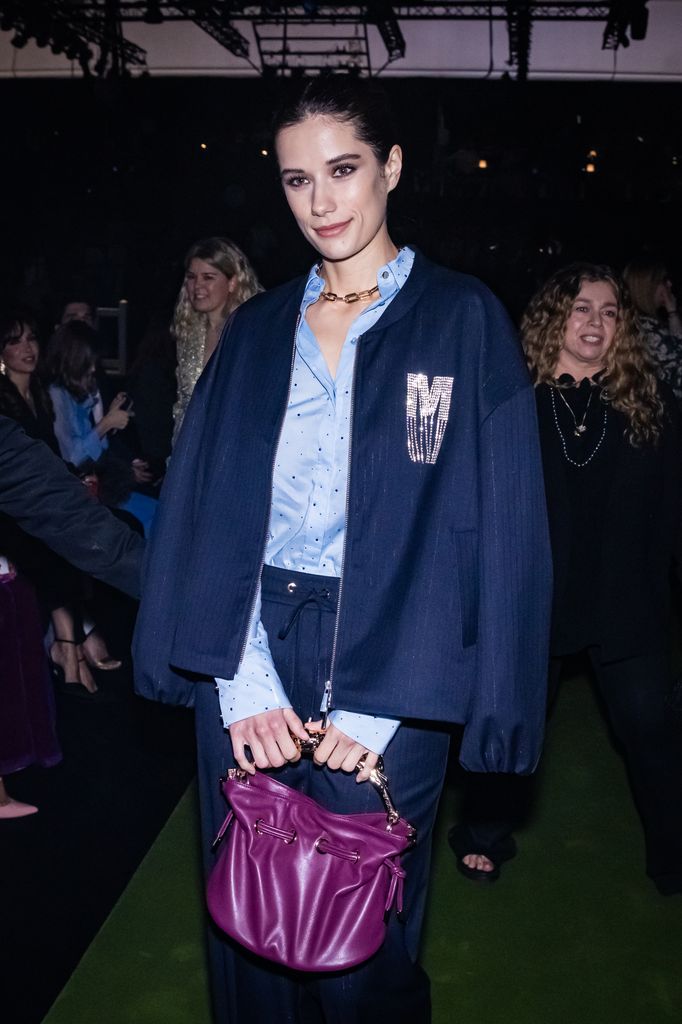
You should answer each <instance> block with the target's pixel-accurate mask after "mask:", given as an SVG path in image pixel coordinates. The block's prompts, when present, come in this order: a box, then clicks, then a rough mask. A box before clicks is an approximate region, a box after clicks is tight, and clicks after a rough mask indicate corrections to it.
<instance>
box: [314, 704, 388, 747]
mask: <svg viewBox="0 0 682 1024" xmlns="http://www.w3.org/2000/svg"><path fill="white" fill-rule="evenodd" d="M329 721H330V722H331V724H332V725H335V726H336V728H337V729H340V730H341V732H342V733H345V734H346V736H350V738H351V739H352V740H355V742H356V743H360V744H362V746H363V747H367V749H368V750H370V751H371V752H372V753H373V754H383V753H384V751H385V750H386V747H387V746H388V745H389V743H390V742H391V740H392V739H393V737H394V736H395V734H396V732H397V731H398V728H399V726H400V719H399V718H379V716H378V715H361V714H359V713H358V712H356V711H331V712H330V713H329Z"/></svg>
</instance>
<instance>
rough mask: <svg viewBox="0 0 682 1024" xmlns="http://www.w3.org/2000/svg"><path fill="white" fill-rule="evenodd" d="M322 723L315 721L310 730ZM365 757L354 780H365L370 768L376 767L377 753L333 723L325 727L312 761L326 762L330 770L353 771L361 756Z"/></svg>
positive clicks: (367, 777)
mask: <svg viewBox="0 0 682 1024" xmlns="http://www.w3.org/2000/svg"><path fill="white" fill-rule="evenodd" d="M321 724H322V723H321V722H315V723H314V725H312V726H311V727H310V729H311V731H312V730H314V729H315V728H318V727H319V726H320V725H321ZM365 754H366V755H367V757H366V758H365V764H364V767H363V768H362V769H361V771H359V772H358V774H357V776H356V779H355V781H356V782H367V780H368V779H369V776H370V772H371V771H372V768H375V767H376V763H377V761H378V760H379V755H378V754H373V753H372V752H371V751H370V750H367V747H363V745H362V743H357V742H356V741H355V740H352V739H351V738H350V736H346V734H345V732H341V730H340V729H337V728H336V726H335V725H330V726H329V727H328V728H327V731H326V733H325V736H324V739H323V740H322V742H321V743H320V745H319V747H318V748H317V750H316V751H315V755H314V761H315V763H316V764H326V765H327V767H328V768H331V769H332V770H337V769H339V768H340V769H341V770H342V771H344V772H353V771H355V767H356V765H357V763H358V761H359V760H360V758H361V757H363V756H364V755H365Z"/></svg>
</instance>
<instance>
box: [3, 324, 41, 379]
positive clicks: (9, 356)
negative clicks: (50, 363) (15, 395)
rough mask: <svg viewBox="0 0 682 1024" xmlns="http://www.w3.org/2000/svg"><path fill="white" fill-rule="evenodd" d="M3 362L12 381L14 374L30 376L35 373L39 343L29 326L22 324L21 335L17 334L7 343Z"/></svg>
mask: <svg viewBox="0 0 682 1024" xmlns="http://www.w3.org/2000/svg"><path fill="white" fill-rule="evenodd" d="M17 326H19V325H17ZM2 360H3V362H4V364H5V366H6V368H7V373H8V375H9V377H10V379H11V377H12V375H13V374H18V373H23V374H29V375H30V374H32V373H33V372H34V371H35V369H36V367H37V365H38V341H37V339H36V336H35V334H34V333H33V330H32V328H31V327H29V325H28V324H21V334H19V333H17V334H16V335H15V336H14V337H12V338H10V339H9V341H7V342H6V343H5V347H4V348H3V350H2Z"/></svg>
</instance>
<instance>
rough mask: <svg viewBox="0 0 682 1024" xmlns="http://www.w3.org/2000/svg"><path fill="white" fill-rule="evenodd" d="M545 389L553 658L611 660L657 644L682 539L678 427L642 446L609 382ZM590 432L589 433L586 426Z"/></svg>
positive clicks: (562, 383) (541, 414)
mask: <svg viewBox="0 0 682 1024" xmlns="http://www.w3.org/2000/svg"><path fill="white" fill-rule="evenodd" d="M556 383H557V385H558V386H552V385H549V384H541V385H539V386H538V387H537V388H536V399H537V406H538V421H539V426H540V438H541V444H542V456H543V468H544V475H545V490H546V495H547V506H548V515H549V523H550V533H551V538H552V555H553V562H554V584H555V592H554V609H553V626H552V642H551V652H552V654H553V655H563V654H568V653H571V652H573V651H578V650H582V649H583V648H585V647H587V646H591V645H599V646H601V647H602V650H603V653H605V656H607V657H614V658H616V657H621V656H622V657H625V656H628V655H629V654H631V653H639V652H641V651H643V650H647V649H651V648H652V647H656V645H657V644H658V643H659V642H660V638H661V636H662V635H663V633H664V629H665V621H666V620H665V609H666V598H665V595H666V593H667V588H668V569H669V566H670V564H671V560H672V558H673V553H674V551H675V547H676V544H677V536H678V534H679V518H680V494H679V465H680V446H679V433H678V427H677V426H676V424H675V423H673V421H672V420H670V419H669V420H667V421H666V423H665V424H664V428H663V434H662V437H661V440H660V442H659V443H658V444H657V445H653V444H642V445H639V446H633V445H632V444H631V443H630V441H629V440H628V437H627V429H628V421H627V418H626V417H625V415H624V414H623V413H620V412H618V411H617V410H616V409H614V408H613V407H612V406H611V405H610V404H609V403H608V402H606V401H605V400H604V397H603V391H602V386H603V378H602V379H601V380H600V378H599V376H597V377H595V378H592V379H589V378H587V379H585V380H583V381H581V382H580V384H576V382H575V381H574V380H573V379H572V378H571V377H569V376H568V375H564V376H562V377H560V378H559V380H558V381H557V382H556ZM581 428H584V429H581Z"/></svg>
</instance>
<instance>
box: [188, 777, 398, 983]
mask: <svg viewBox="0 0 682 1024" xmlns="http://www.w3.org/2000/svg"><path fill="white" fill-rule="evenodd" d="M382 767H383V766H381V765H378V766H377V768H376V769H374V771H373V773H372V776H371V777H370V782H372V783H373V784H374V785H375V786H376V788H377V789H378V790H379V792H380V793H381V795H382V797H383V798H384V803H385V805H386V808H387V813H386V814H384V813H382V812H380V811H377V812H371V813H366V814H335V813H333V812H331V811H327V810H325V808H324V807H321V806H320V805H319V804H318V803H317V802H316V801H315V800H312V799H311V798H310V797H308V796H305V795H304V794H303V793H297V792H296V791H295V790H293V789H291V788H290V787H289V786H286V785H284V784H283V783H281V782H278V781H277V780H276V779H273V778H270V776H268V775H265V774H262V773H260V772H257V773H256V774H255V775H248V774H247V773H246V772H244V771H242V770H241V769H237V768H233V769H231V770H230V771H229V772H228V773H227V778H226V779H225V780H224V782H223V792H224V794H225V797H226V798H227V801H228V803H229V805H230V812H229V814H228V815H227V818H226V819H225V822H224V823H223V825H222V828H221V829H220V832H219V833H218V837H217V839H216V842H220V849H219V852H218V860H217V862H216V865H215V867H214V868H213V871H212V873H211V875H210V877H209V880H208V888H207V898H208V908H209V911H210V914H211V917H212V918H213V920H214V921H215V922H216V924H217V925H218V926H219V927H220V928H222V930H223V931H224V932H226V933H227V934H228V935H230V936H231V937H232V938H233V939H236V940H237V942H239V943H240V944H241V945H243V946H246V948H247V949H250V950H251V951H252V952H254V953H257V954H258V955H259V956H262V957H265V958H266V959H267V960H273V961H275V962H276V963H278V964H284V965H285V966H286V967H290V968H293V969H295V970H299V971H340V970H343V969H345V968H348V967H353V966H355V965H356V964H360V963H362V962H363V961H365V960H367V959H369V957H371V956H372V955H373V954H374V953H376V951H377V950H378V949H379V947H380V946H381V944H382V942H383V940H384V937H385V934H386V927H387V920H388V916H389V912H390V910H391V907H392V906H393V904H394V903H395V905H396V907H397V910H398V912H400V910H401V909H402V888H403V879H404V878H405V872H404V870H403V868H402V867H401V864H400V855H401V854H402V853H403V852H404V851H405V850H406V849H407V847H408V846H410V845H411V844H412V843H413V842H414V839H415V831H414V829H413V828H412V826H411V825H410V824H409V823H408V822H407V821H405V820H404V819H403V818H401V817H400V816H399V815H398V812H397V811H396V810H395V808H394V807H393V804H392V802H391V799H390V796H389V795H388V789H387V784H386V777H385V775H384V774H383V770H382Z"/></svg>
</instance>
